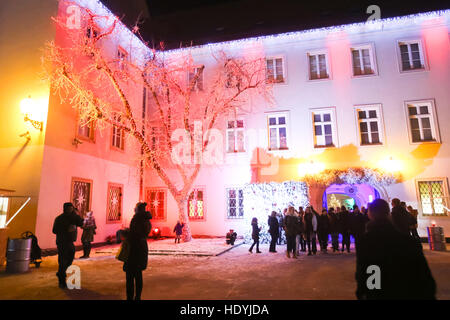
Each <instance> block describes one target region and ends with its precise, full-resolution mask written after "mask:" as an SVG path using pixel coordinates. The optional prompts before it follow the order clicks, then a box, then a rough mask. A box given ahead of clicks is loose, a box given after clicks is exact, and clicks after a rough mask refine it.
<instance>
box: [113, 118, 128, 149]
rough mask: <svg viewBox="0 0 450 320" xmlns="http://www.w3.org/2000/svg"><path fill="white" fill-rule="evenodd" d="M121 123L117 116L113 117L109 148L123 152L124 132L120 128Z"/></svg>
mask: <svg viewBox="0 0 450 320" xmlns="http://www.w3.org/2000/svg"><path fill="white" fill-rule="evenodd" d="M121 123H122V121H121V117H120V116H118V115H116V116H114V124H113V125H112V140H111V146H113V147H114V148H117V149H120V150H124V140H125V139H124V138H125V137H124V136H125V132H124V130H123V129H122V128H121V127H120V125H121Z"/></svg>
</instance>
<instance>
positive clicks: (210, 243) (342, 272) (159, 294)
mask: <svg viewBox="0 0 450 320" xmlns="http://www.w3.org/2000/svg"><path fill="white" fill-rule="evenodd" d="M230 248H231V246H229V245H226V244H225V241H224V239H193V241H191V242H188V243H181V244H174V243H173V240H172V239H165V240H158V241H153V240H150V241H149V268H147V270H145V271H144V273H143V274H144V289H143V292H142V298H143V299H155V300H156V299H157V300H185V299H187V300H190V299H193V300H211V299H221V300H222V299H223V300H228V299H229V300H234V299H238V300H240V299H249V300H253V299H255V300H277V299H284V300H301V299H345V300H350V299H355V294H354V292H355V288H356V283H355V281H354V271H355V253H354V248H353V247H352V252H351V253H331V252H329V253H328V254H322V253H320V252H318V253H317V255H316V256H306V254H305V253H301V255H300V257H299V258H298V259H288V258H287V257H286V255H285V249H286V247H285V246H278V247H277V251H278V252H277V253H269V252H268V245H267V244H263V245H261V250H262V253H261V254H256V253H253V254H251V253H249V252H248V248H249V245H248V244H241V242H240V241H237V242H236V244H235V246H234V247H233V248H232V249H231V250H229V249H230ZM117 249H118V245H110V246H105V247H99V248H96V249H93V250H92V253H91V258H90V259H86V260H80V259H76V260H75V261H74V265H77V266H79V267H80V270H81V289H79V290H77V289H73V290H68V289H66V290H62V289H59V288H58V282H57V279H56V276H55V272H56V270H57V257H56V256H50V257H45V258H44V261H43V263H42V265H41V267H40V268H39V269H36V268H34V266H33V265H31V266H30V272H28V273H25V274H7V273H5V267H4V266H3V267H1V269H0V299H33V300H34V299H36V300H38V299H51V300H53V299H56V300H63V299H80V300H84V299H89V300H96V299H101V300H109V299H119V300H124V299H125V298H126V295H125V273H124V272H123V271H122V263H121V262H120V261H118V260H116V259H115V258H114V255H115V253H116V252H117ZM227 250H228V251H227ZM424 251H425V256H426V258H427V260H428V263H429V265H430V268H431V271H432V273H433V276H434V278H435V280H436V283H437V298H438V299H450V274H449V273H448V270H449V269H450V252H449V251H447V252H436V251H430V250H429V248H428V245H424ZM81 255H82V252H81V251H77V253H76V258H78V257H80V256H81Z"/></svg>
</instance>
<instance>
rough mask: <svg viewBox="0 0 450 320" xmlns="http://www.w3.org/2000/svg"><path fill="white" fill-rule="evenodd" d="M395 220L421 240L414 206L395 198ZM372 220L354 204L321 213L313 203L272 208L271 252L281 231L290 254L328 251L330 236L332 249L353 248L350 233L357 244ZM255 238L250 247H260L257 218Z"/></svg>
mask: <svg viewBox="0 0 450 320" xmlns="http://www.w3.org/2000/svg"><path fill="white" fill-rule="evenodd" d="M391 216H392V223H393V225H394V226H395V227H396V228H397V229H398V230H399V231H400V232H402V233H404V234H408V235H411V236H412V237H413V238H414V239H416V240H418V241H420V238H419V234H418V233H417V210H415V209H413V208H412V207H411V206H408V207H407V206H406V203H405V202H401V201H400V200H399V199H397V198H395V199H393V200H392V213H391ZM368 222H369V216H368V209H367V208H366V207H361V208H359V207H358V206H357V205H354V206H353V207H352V208H348V207H346V206H341V207H336V208H333V207H331V208H329V209H328V210H327V209H323V210H322V212H321V213H320V214H319V213H318V212H317V211H316V210H314V208H313V206H308V207H306V209H304V208H303V207H299V208H298V210H296V209H295V208H294V207H293V206H289V207H288V208H285V209H284V210H283V213H282V214H277V212H276V211H272V213H271V215H270V216H269V219H268V221H267V224H268V226H269V234H270V236H271V242H270V246H269V252H277V251H276V245H277V243H278V244H280V239H281V234H282V232H284V234H285V236H286V244H287V249H286V256H287V257H288V258H291V257H292V258H297V257H298V255H299V254H300V252H306V251H308V253H307V255H308V256H310V255H315V254H316V253H317V251H318V246H319V248H320V251H321V252H323V253H327V252H328V249H329V246H328V240H329V238H331V248H330V249H331V250H333V252H344V251H347V252H350V244H351V237H353V239H354V242H355V248H357V246H358V243H359V238H360V237H361V235H363V234H364V232H365V230H366V224H367V223H368ZM251 225H252V239H253V244H252V245H251V247H250V249H249V251H250V252H253V248H254V246H256V252H257V253H260V252H261V251H260V250H259V234H260V231H261V228H260V227H259V226H258V219H257V218H253V220H252V223H251Z"/></svg>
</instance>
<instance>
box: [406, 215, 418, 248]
mask: <svg viewBox="0 0 450 320" xmlns="http://www.w3.org/2000/svg"><path fill="white" fill-rule="evenodd" d="M407 210H408V212H409V214H410V215H411V217H412V223H411V224H410V226H409V230H410V232H411V236H412V237H413V238H414V239H416V240H418V241H419V242H420V236H419V233H418V232H417V227H418V225H417V216H418V215H419V213H418V212H417V210H416V209H413V207H411V206H408V207H407Z"/></svg>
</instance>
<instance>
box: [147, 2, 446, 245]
mask: <svg viewBox="0 0 450 320" xmlns="http://www.w3.org/2000/svg"><path fill="white" fill-rule="evenodd" d="M449 26H450V11H449V10H446V11H439V12H430V13H423V14H417V15H411V16H405V17H398V18H393V19H382V20H378V21H371V22H367V23H359V24H353V25H344V26H339V27H335V28H324V29H317V30H307V31H301V32H294V33H287V34H280V35H274V36H266V37H259V38H252V39H243V40H238V41H231V42H224V43H216V44H209V45H204V46H199V47H194V48H190V49H189V50H190V52H191V54H192V56H193V58H194V61H195V63H196V64H198V65H204V66H205V69H204V72H203V79H202V83H203V86H208V66H212V64H213V63H214V59H213V58H212V56H211V53H212V52H215V51H217V50H224V51H225V52H228V53H232V54H235V55H237V56H239V55H240V54H242V53H243V52H245V48H246V47H248V45H249V44H252V43H256V44H258V45H259V46H261V47H262V48H263V50H264V54H265V56H266V62H267V77H268V79H269V80H271V81H273V82H274V86H273V91H274V97H275V101H276V102H275V105H273V106H268V105H265V104H264V103H262V104H260V105H258V106H256V107H255V108H253V111H252V112H251V113H246V114H238V115H234V116H230V117H229V118H227V119H223V121H222V122H221V125H220V126H219V127H218V129H219V130H220V131H221V132H222V133H223V150H224V154H223V159H224V162H223V164H221V165H217V166H207V165H205V166H204V167H203V168H202V170H201V171H200V174H199V176H198V178H197V179H196V181H195V182H194V187H193V193H192V194H191V197H190V199H189V201H188V210H189V212H188V215H189V216H190V224H191V229H192V234H193V235H194V236H195V235H211V236H224V235H225V233H226V232H227V231H228V230H229V229H234V230H236V231H237V232H238V234H241V235H242V234H244V233H246V232H247V231H248V230H249V229H250V225H249V221H250V220H251V218H252V217H253V216H259V217H264V219H265V220H267V214H269V213H270V211H272V210H278V211H279V210H282V209H283V207H282V205H283V204H281V203H279V202H278V203H277V201H275V200H274V201H272V206H271V207H266V208H264V209H263V210H264V212H263V213H261V212H258V213H257V212H255V211H256V210H260V208H255V207H251V208H250V207H245V204H246V203H247V202H248V201H246V200H245V199H244V197H245V194H248V192H249V191H248V190H249V189H248V185H249V184H253V183H278V184H280V183H282V182H288V183H290V182H292V183H293V182H299V181H302V179H301V171H302V170H306V171H308V170H312V169H311V168H317V167H319V168H320V169H322V170H323V169H345V168H350V167H360V168H379V169H383V170H388V171H395V172H397V173H400V174H401V176H402V178H401V180H400V181H398V182H397V183H394V184H392V185H390V186H388V187H386V188H384V189H383V190H374V188H371V186H366V185H354V186H352V185H345V186H344V185H343V186H339V185H333V186H330V189H329V190H328V191H326V193H333V194H334V195H338V194H344V195H346V197H347V198H353V200H354V201H356V202H353V203H356V204H358V205H359V206H367V203H368V202H370V201H372V199H374V198H376V197H381V198H385V199H386V200H391V199H392V198H395V197H397V198H400V199H401V200H402V201H405V202H406V204H407V205H411V206H412V207H413V208H416V209H418V211H419V216H418V223H419V234H420V235H421V236H422V237H425V236H426V235H427V234H426V232H427V231H426V227H428V226H431V225H432V224H435V225H438V226H442V227H444V230H445V234H446V236H447V237H448V236H449V234H450V216H449V198H448V195H449V187H448V178H449V177H450V165H449V164H450V144H449V139H450V130H449V129H448V126H447V122H448V121H449V120H450V92H449V88H450V44H449ZM174 52H178V50H174ZM169 54H170V52H169ZM259 157H265V158H266V159H269V160H270V166H268V167H267V166H266V167H264V168H261V167H258V161H255V160H256V159H259ZM255 163H256V165H255ZM305 165H306V167H305ZM308 165H310V167H308ZM311 166H312V167H311ZM305 168H306V169H305ZM245 186H247V187H245ZM145 187H146V188H145V198H146V199H145V200H146V201H147V202H148V203H155V204H157V206H156V207H155V206H154V207H152V210H153V213H154V214H153V215H154V219H153V221H152V224H153V226H154V227H159V228H161V230H162V232H163V235H171V234H172V229H173V226H174V225H175V223H176V221H177V219H178V207H177V204H176V202H175V200H174V199H173V197H172V196H171V195H170V192H169V191H168V189H167V188H166V187H165V185H164V183H162V181H161V180H160V179H159V178H158V177H157V175H156V174H155V172H153V171H152V170H150V169H149V170H147V171H146V176H145ZM245 188H247V189H245ZM244 189H245V190H244ZM366 189H367V190H366ZM375 189H376V188H375ZM299 192H300V191H299ZM301 192H304V190H302V191H301ZM294 193H295V192H294ZM267 196H268V197H269V198H270V197H271V195H270V194H268V195H267ZM155 200H156V201H155ZM328 200H329V199H328ZM299 201H300V200H299ZM307 202H308V201H306V202H304V203H305V204H306V203H307ZM293 203H302V201H300V202H295V201H293ZM328 204H329V202H327V194H325V195H324V206H328ZM264 222H265V221H264Z"/></svg>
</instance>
